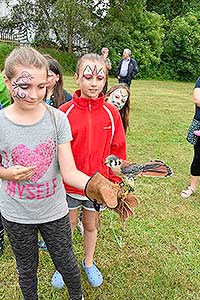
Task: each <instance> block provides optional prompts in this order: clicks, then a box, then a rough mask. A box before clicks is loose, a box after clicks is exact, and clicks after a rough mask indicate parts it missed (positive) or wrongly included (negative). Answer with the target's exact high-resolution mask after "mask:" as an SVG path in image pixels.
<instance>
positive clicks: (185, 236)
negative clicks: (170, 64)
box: [0, 77, 200, 300]
mask: <svg viewBox="0 0 200 300" xmlns="http://www.w3.org/2000/svg"><path fill="white" fill-rule="evenodd" d="M116 83H117V81H116V79H110V80H109V86H112V85H115V84H116ZM193 85H194V84H193V83H178V82H163V81H150V80H149V81H145V80H136V81H134V82H133V83H132V87H131V121H130V130H129V131H128V133H127V157H128V158H129V159H131V160H134V161H136V162H138V163H143V162H146V161H148V160H149V159H162V160H164V161H165V162H166V163H168V164H169V165H170V166H171V167H172V168H173V170H174V175H173V176H172V177H170V178H166V179H158V178H138V179H137V180H136V183H135V194H136V195H137V197H138V199H139V202H140V205H139V206H138V208H137V209H136V214H135V217H134V218H131V219H130V220H128V221H127V223H126V229H125V232H124V233H123V236H122V231H121V225H120V221H119V218H118V216H116V215H115V214H113V213H111V212H109V211H108V210H107V211H105V212H103V213H102V215H101V227H100V231H99V238H98V242H97V248H96V254H95V260H96V263H97V265H98V266H99V268H100V269H101V271H102V273H103V276H104V283H103V285H102V286H101V287H99V288H96V289H93V288H91V287H90V286H89V284H88V282H87V280H86V276H85V274H84V273H83V272H82V271H81V272H82V282H83V288H84V295H85V300H152V299H154V300H192V299H193V300H194V299H200V242H199V233H200V192H197V193H196V194H195V195H194V196H192V197H191V198H189V199H188V200H182V199H181V197H180V192H181V190H182V189H183V188H185V187H186V186H187V185H188V183H189V167H190V163H191V159H192V156H193V148H192V146H191V145H190V144H188V143H187V142H186V140H185V134H186V131H187V127H188V125H189V122H190V121H191V119H192V117H193V111H194V106H193V103H192V89H193ZM65 86H66V88H67V89H68V90H69V91H70V92H73V91H74V90H75V89H76V86H75V83H74V79H73V78H72V77H67V78H66V77H65ZM199 190H200V189H199ZM121 237H122V241H121ZM119 240H120V241H119ZM74 248H75V252H76V255H77V259H78V261H79V264H81V260H82V258H83V243H82V236H81V234H80V233H79V232H78V231H76V232H75V236H74ZM0 266H1V272H0V299H1V300H11V299H14V300H18V299H21V292H20V289H19V285H18V281H17V274H16V270H15V260H14V257H13V255H12V251H11V249H10V246H9V243H8V241H7V239H6V249H5V252H4V255H3V256H2V257H1V258H0ZM53 272H54V266H53V264H52V262H51V259H50V257H49V254H48V252H47V253H46V252H40V263H39V270H38V277H39V299H40V300H48V299H53V300H62V299H68V296H67V290H66V289H63V290H59V291H58V290H55V289H54V288H53V287H52V286H51V283H50V281H51V276H52V274H53ZM30 300H31V299H30Z"/></svg>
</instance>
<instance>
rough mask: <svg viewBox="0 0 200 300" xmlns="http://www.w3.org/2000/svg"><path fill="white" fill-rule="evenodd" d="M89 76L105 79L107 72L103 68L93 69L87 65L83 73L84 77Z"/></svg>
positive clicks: (95, 67)
mask: <svg viewBox="0 0 200 300" xmlns="http://www.w3.org/2000/svg"><path fill="white" fill-rule="evenodd" d="M87 76H97V77H98V78H100V77H101V78H102V79H103V78H104V77H105V71H104V69H103V68H100V69H99V70H98V69H97V66H96V65H94V68H93V69H92V68H91V67H90V66H89V65H87V66H86V67H85V69H84V71H83V77H86V78H87Z"/></svg>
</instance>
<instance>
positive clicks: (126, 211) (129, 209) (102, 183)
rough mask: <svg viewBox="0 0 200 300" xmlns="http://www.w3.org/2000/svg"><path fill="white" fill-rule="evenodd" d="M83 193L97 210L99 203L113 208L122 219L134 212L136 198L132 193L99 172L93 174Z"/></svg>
mask: <svg viewBox="0 0 200 300" xmlns="http://www.w3.org/2000/svg"><path fill="white" fill-rule="evenodd" d="M85 195H86V196H87V197H88V198H89V199H90V200H91V201H92V202H94V207H95V209H96V210H99V204H103V205H106V206H107V207H109V208H111V209H114V210H115V211H116V212H117V213H118V214H119V215H120V217H121V220H122V221H125V220H126V219H127V218H129V217H131V216H132V215H133V214H134V210H133V209H134V208H135V207H136V206H137V204H138V202H137V198H136V197H135V196H134V195H133V193H127V192H125V191H124V189H123V187H121V186H120V185H119V184H114V183H112V182H110V181H109V180H108V179H106V178H105V177H104V176H102V175H101V174H100V173H96V174H94V175H93V176H92V177H91V178H90V179H89V181H88V182H87V184H86V187H85Z"/></svg>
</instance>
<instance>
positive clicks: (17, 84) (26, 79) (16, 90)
mask: <svg viewBox="0 0 200 300" xmlns="http://www.w3.org/2000/svg"><path fill="white" fill-rule="evenodd" d="M32 80H33V77H32V76H31V74H29V73H28V72H26V71H23V72H22V73H21V74H20V75H19V77H17V78H16V80H15V81H14V82H13V83H12V95H13V97H16V98H17V99H18V100H23V99H25V98H27V95H28V91H27V88H28V85H29V84H30V83H31V81H32Z"/></svg>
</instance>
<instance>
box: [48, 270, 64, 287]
mask: <svg viewBox="0 0 200 300" xmlns="http://www.w3.org/2000/svg"><path fill="white" fill-rule="evenodd" d="M51 284H52V285H53V287H55V288H56V289H59V290H60V289H62V288H63V287H64V286H65V283H64V281H63V278H62V275H61V274H60V273H59V272H58V271H55V273H54V274H53V276H52V279H51Z"/></svg>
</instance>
